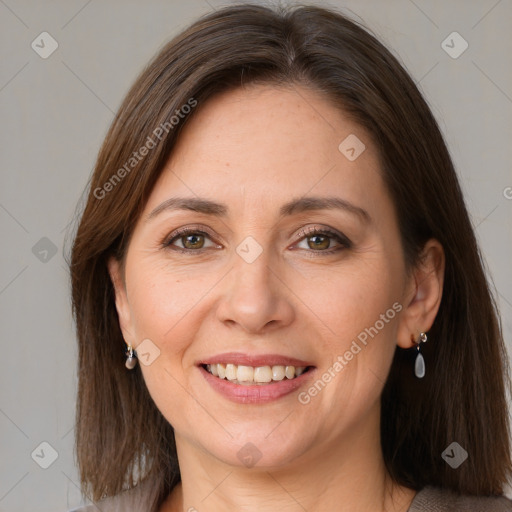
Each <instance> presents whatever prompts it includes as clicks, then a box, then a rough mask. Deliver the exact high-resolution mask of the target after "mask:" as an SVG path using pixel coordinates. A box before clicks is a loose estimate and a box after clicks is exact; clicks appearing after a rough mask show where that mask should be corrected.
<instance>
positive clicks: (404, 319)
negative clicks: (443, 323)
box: [397, 238, 445, 348]
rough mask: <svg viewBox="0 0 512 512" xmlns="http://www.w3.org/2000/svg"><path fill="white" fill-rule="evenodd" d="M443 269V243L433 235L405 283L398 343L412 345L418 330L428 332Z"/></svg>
mask: <svg viewBox="0 0 512 512" xmlns="http://www.w3.org/2000/svg"><path fill="white" fill-rule="evenodd" d="M444 269H445V256H444V250H443V246H442V245H441V244H440V243H439V242H438V241H437V240H436V239H434V238H432V239H430V240H429V241H428V242H427V243H426V244H425V246H424V248H423V251H422V254H421V257H420V260H419V263H418V265H417V266H416V267H415V268H414V270H413V271H412V273H411V276H410V279H409V282H408V284H407V291H406V293H405V299H404V310H403V313H402V314H401V316H400V321H399V326H398V333H397V336H398V339H397V343H398V346H400V347H402V348H410V347H412V346H415V341H416V340H418V338H419V334H420V332H427V331H428V330H429V329H430V328H431V327H432V324H433V323H434V320H435V318H436V315H437V312H438V310H439V305H440V304H441V297H442V295H443V281H444ZM411 337H412V339H411Z"/></svg>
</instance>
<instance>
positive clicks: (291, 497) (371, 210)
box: [109, 85, 444, 512]
mask: <svg viewBox="0 0 512 512" xmlns="http://www.w3.org/2000/svg"><path fill="white" fill-rule="evenodd" d="M350 134H356V135H357V137H358V138H359V139H360V140H361V141H363V142H364V144H365V146H366V149H365V151H364V152H363V153H361V155H360V156H359V157H358V158H357V159H356V160H354V161H349V160H348V159H347V158H346V157H345V155H344V154H342V153H341V152H340V151H339V150H338V145H339V144H340V142H341V141H342V140H344V139H345V138H346V137H347V136H348V135H350ZM379 168H380V166H379V157H378V154H377V152H376V149H375V147H374V144H373V142H372V141H371V139H370V137H369V135H368V134H367V133H366V132H365V131H364V130H363V129H362V128H361V127H360V126H358V125H356V124H354V123H353V122H352V121H350V120H349V119H348V117H347V116H346V115H345V114H344V113H343V112H341V111H340V110H339V109H336V108H335V107H333V105H332V103H330V102H329V100H328V99H326V98H325V97H323V96H322V95H320V93H318V92H315V91H313V90H310V89H306V88H304V87H299V86H293V87H282V86H281V87H273V86H268V85H251V86H248V87H245V88H239V89H237V90H233V91H229V92H225V93H223V94H221V95H219V96H216V97H214V98H213V99H211V100H209V101H208V102H206V103H205V104H204V105H200V106H199V107H198V109H197V111H196V113H195V117H193V118H192V119H191V120H190V123H188V124H187V125H186V127H185V129H184V131H183V133H182V135H181V136H180V139H179V141H178V144H177V146H176V148H175V150H174V151H173V154H172V157H171V159H170V160H169V162H168V164H167V166H166V168H165V169H164V171H163V173H162V174H161V176H160V178H159V180H158V182H157V183H156V185H155V187H154V189H153V191H152V194H151V195H150V197H149V199H148V202H147V204H146V206H145V210H144V212H143V214H142V216H141V217H140V219H139V220H138V223H137V225H136V227H135V230H134V233H133V237H132V239H131V241H130V244H129V247H128V250H127V254H126V259H125V268H124V271H123V270H122V269H121V266H120V265H119V263H118V262H117V261H116V260H111V261H110V262H109V271H110V274H111V277H112V281H113V283H114V286H115V290H116V307H117V310H118V314H119V320H120V325H121V329H122V331H123V335H124V337H125V340H126V342H127V343H130V344H131V345H132V346H133V347H134V348H135V349H136V348H137V346H138V345H139V343H141V341H142V340H144V339H146V338H149V339H150V340H151V341H152V342H153V343H154V344H155V345H156V346H157V347H158V349H159V350H160V355H159V357H157V358H156V359H155V361H154V362H153V363H152V364H151V365H149V366H145V365H141V369H142V372H143V375H144V379H145V382H146V384H147V387H148V389H149V392H150V394H151V396H152V398H153V400H154V401H155V403H156V405H157V406H158V408H159V409H160V410H161V412H162V414H163V415H164V416H165V417H166V419H167V420H168V421H169V422H170V423H171V424H172V425H173V427H174V429H175V433H176V445H177V450H178V457H179V464H180V470H181V477H182V482H181V483H180V485H178V486H177V487H176V488H175V489H174V490H173V492H172V493H171V495H170V496H169V498H168V499H167V501H166V502H165V503H164V504H163V506H162V508H161V512H169V511H188V510H190V509H191V507H194V509H193V510H197V511H198V512H201V511H203V510H204V511H206V510H208V511H209V512H210V511H213V512H215V511H225V510H243V511H256V510H257V511H270V510H272V511H275V510H281V511H290V512H292V511H294V512H295V511H297V512H298V511H303V510H308V511H319V510H350V511H380V510H386V511H393V512H398V511H404V512H405V511H406V510H407V509H408V507H409V505H410V503H411V501H412V500H413V497H414V494H415V492H414V491H413V490H411V489H407V488H405V487H401V486H399V485H397V484H395V483H394V482H392V480H391V479H390V477H389V475H388V474H387V472H386V469H385V466H384V462H383V457H382V451H381V446H380V439H379V422H380V396H381V393H382V389H383V386H384V382H385V379H386V376H387V374H388V372H389V369H390V365H391V361H392V357H393V353H394V351H395V348H396V346H397V345H399V346H400V347H402V348H409V347H411V346H413V345H414V343H413V341H412V340H411V335H412V336H413V337H414V339H418V335H419V333H420V332H421V331H425V332H426V331H428V329H429V328H430V327H431V325H432V323H433V321H434V318H435V315H436V313H437V311H438V308H439V303H440V299H441V294H442V280H443V277H442V276H443V272H444V255H443V250H442V247H441V246H440V244H439V243H438V242H437V241H436V240H430V241H429V242H428V243H427V244H426V246H425V249H424V257H423V260H422V264H421V265H418V267H417V268H414V269H409V270H410V271H408V269H407V268H406V265H405V262H404V258H403V254H402V245H401V240H400V234H399V231H398V223H397V218H396V214H395V210H394V206H393V203H392V201H391V198H390V196H389V194H388V192H387V190H386V188H385V186H384V183H383V181H382V178H381V176H380V171H379ZM313 195H314V196H320V197H325V196H333V195H335V196H337V197H340V198H343V199H344V200H346V201H349V202H350V203H352V204H353V205H356V206H357V207H359V208H363V209H364V210H366V212H367V213H368V215H369V217H370V221H369V222H364V221H363V220H361V218H360V217H358V216H357V215H355V214H353V213H351V212H348V211H342V210H325V209H324V210H318V211H309V212H302V213H297V214H294V215H292V216H290V217H286V218H280V217H279V207H280V206H281V205H282V204H284V203H285V202H287V201H289V200H291V199H296V198H300V197H303V196H308V197H309V196H313ZM172 196H186V197H202V198H208V199H211V200H214V201H217V202H221V203H224V204H225V205H226V206H227V207H228V209H229V214H228V215H227V216H226V218H223V219H220V218H217V217H215V216H212V215H206V214H202V213H196V212H192V211H186V210H180V211H163V212H161V213H160V214H158V215H156V216H155V217H153V218H152V219H151V220H147V217H148V214H149V213H150V212H151V211H153V209H154V208H156V207H157V206H158V205H160V204H161V203H162V202H163V201H165V200H166V199H168V198H169V197H172ZM184 226H192V227H193V228H195V229H201V230H203V231H204V230H208V231H209V232H210V233H211V235H208V236H205V237H202V236H201V235H200V234H199V235H196V236H199V239H194V240H192V244H190V242H189V244H188V245H184V244H186V243H187V237H186V236H185V238H182V237H178V238H177V239H174V241H173V245H172V246H171V248H169V247H167V248H165V247H163V244H162V241H165V239H169V235H171V234H172V233H173V231H175V230H176V229H177V228H180V227H184ZM314 226H317V227H319V228H331V229H333V230H335V231H338V232H340V233H342V234H344V235H345V236H346V237H348V239H349V240H350V241H351V245H350V246H348V247H347V246H344V245H342V244H340V242H338V241H337V240H336V239H335V238H332V237H329V236H328V237H326V238H324V237H322V236H320V238H316V237H315V235H310V236H306V237H304V236H301V235H299V231H300V229H301V228H303V227H306V228H308V227H314ZM248 236H251V237H253V238H254V239H255V240H256V241H257V242H258V244H259V245H260V247H261V248H262V253H261V254H260V256H259V257H258V258H257V259H256V260H255V261H254V262H252V263H248V262H246V261H245V260H244V259H242V258H241V257H240V256H239V255H238V254H237V252H236V248H237V246H238V245H239V244H240V243H241V242H242V241H243V240H244V239H245V238H246V237H248ZM184 247H188V252H189V254H184V253H180V252H178V251H176V250H173V249H172V248H175V249H176V248H181V249H183V248H184ZM190 247H192V248H190ZM200 247H202V249H199V250H198V248H200ZM335 248H340V250H339V251H337V252H334V253H333V254H326V253H325V252H324V253H322V251H326V250H330V249H335ZM185 250H186V249H185ZM194 251H195V252H194ZM396 302H397V303H399V304H400V305H401V306H402V309H401V311H400V312H399V313H397V314H396V316H394V318H393V319H391V320H389V321H388V322H387V323H386V324H385V327H384V328H382V329H381V330H380V331H379V332H378V334H377V335H375V336H374V338H369V342H368V343H367V345H366V346H364V349H363V350H361V351H360V352H359V353H357V355H355V356H354V358H353V359H352V360H351V361H349V363H348V364H347V365H346V366H345V367H344V369H343V370H342V371H341V372H339V373H338V374H337V375H336V377H335V378H333V379H332V380H331V382H329V383H328V384H327V385H326V386H325V387H324V388H323V389H322V390H321V392H319V393H318V394H317V395H316V396H315V397H313V398H311V401H310V402H309V403H308V404H302V403H300V402H299V401H298V399H297V392H294V393H292V394H290V395H287V396H285V397H282V398H280V399H278V400H277V401H274V402H270V403H266V404H236V403H233V402H231V401H229V400H227V399H226V398H225V397H224V396H222V395H220V394H218V393H217V392H216V391H215V390H214V389H212V388H211V387H210V385H209V384H208V383H207V382H206V381H205V379H204V378H203V376H202V375H201V373H200V371H199V370H198V368H197V366H196V363H197V361H198V360H201V359H202V358H205V357H207V356H212V355H215V354H219V353H223V352H231V351H237V352H244V353H249V354H267V353H279V354H283V355H289V356H293V357H297V358H300V359H304V360H307V361H311V362H312V364H314V365H315V367H316V369H315V378H314V379H312V380H310V381H308V384H307V385H305V387H302V388H301V389H300V390H299V391H304V390H307V388H308V387H309V386H310V385H311V384H313V383H314V381H315V380H316V379H317V378H321V376H322V374H323V373H325V372H326V371H327V369H328V368H329V367H331V366H332V364H333V363H334V362H335V361H336V358H337V356H338V355H343V354H344V353H345V352H346V351H347V350H348V349H349V348H350V346H351V343H352V341H353V340H354V339H356V338H357V335H358V334H359V333H361V332H362V331H363V330H364V329H365V328H368V327H370V326H374V325H375V323H376V321H377V320H378V319H379V318H380V315H381V314H383V313H385V312H386V311H387V310H389V308H391V307H392V305H393V304H394V303H396ZM139 364H140V363H139ZM411 371H412V369H411ZM248 442H250V443H253V444H254V445H255V446H256V447H257V448H258V450H259V451H260V452H261V459H260V460H259V461H258V462H257V464H256V465H255V466H253V467H250V468H248V467H246V466H244V464H243V463H242V462H241V461H240V460H239V458H238V456H237V452H238V451H239V450H240V449H241V448H242V447H243V446H244V445H245V444H246V443H248Z"/></svg>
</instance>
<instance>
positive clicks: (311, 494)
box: [161, 418, 415, 512]
mask: <svg viewBox="0 0 512 512" xmlns="http://www.w3.org/2000/svg"><path fill="white" fill-rule="evenodd" d="M377 420H378V418H377ZM376 427H377V428H376ZM176 446H177V450H178V457H179V461H180V471H181V482H180V484H179V485H178V486H177V487H176V488H175V489H174V490H173V492H172V493H171V495H170V496H169V498H168V500H167V501H166V502H165V504H164V506H163V507H162V509H161V512H182V511H183V512H186V511H194V510H196V511H201V510H208V511H211V512H221V511H225V510H248V511H250V510H258V512H260V511H261V512H267V511H268V512H270V511H272V512H273V511H275V510H280V511H283V512H299V511H304V510H308V511H318V510H337V511H338V510H339V511H345V510H346V511H351V512H369V511H372V512H379V511H384V510H385V511H386V512H406V511H407V510H408V508H409V505H410V503H411V501H412V499H413V497H414V494H415V493H414V491H412V490H411V489H408V488H405V487H401V486H399V485H398V484H396V483H394V482H393V481H392V480H391V478H390V477H389V475H388V473H387V471H386V468H385V464H384V460H383V457H382V450H381V446H380V433H379V423H378V421H370V420H369V418H367V419H366V421H365V422H363V424H362V425H357V427H354V428H353V432H351V433H349V434H348V435H347V433H346V432H344V435H343V439H342V440H338V441H337V442H336V443H333V442H332V439H330V440H329V443H322V442H319V443H318V445H316V446H315V449H311V450H309V451H308V452H307V453H304V454H303V455H301V456H300V457H299V458H298V459H300V460H298V459H297V461H296V462H294V463H290V464H288V465H287V466H279V467H266V468H258V467H257V466H254V467H252V468H245V467H233V466H230V465H227V464H225V463H223V462H221V461H219V460H218V459H216V458H214V457H211V456H209V455H206V454H205V452H203V451H202V450H199V449H198V448H197V446H196V445H194V444H192V443H190V442H189V441H188V440H187V439H185V438H183V437H182V436H180V435H178V434H176Z"/></svg>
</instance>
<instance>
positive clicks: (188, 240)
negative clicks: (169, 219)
mask: <svg viewBox="0 0 512 512" xmlns="http://www.w3.org/2000/svg"><path fill="white" fill-rule="evenodd" d="M208 241H209V242H210V245H206V243H207V242H208ZM163 247H165V248H167V249H174V250H177V251H182V252H194V251H196V252H199V251H201V249H207V248H208V247H219V246H218V245H216V244H214V243H213V242H212V241H211V240H210V235H209V234H208V233H204V232H203V231H199V230H197V229H192V228H184V229H181V230H178V231H177V232H175V233H173V234H172V235H171V237H170V238H169V239H168V240H167V241H166V242H164V243H163Z"/></svg>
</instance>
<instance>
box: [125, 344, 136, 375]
mask: <svg viewBox="0 0 512 512" xmlns="http://www.w3.org/2000/svg"><path fill="white" fill-rule="evenodd" d="M125 353H126V356H127V358H126V362H125V363H124V365H125V366H126V368H128V370H133V369H134V368H135V366H136V365H137V354H136V353H135V351H134V350H133V348H132V346H131V345H128V347H127V349H126V352H125Z"/></svg>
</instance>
